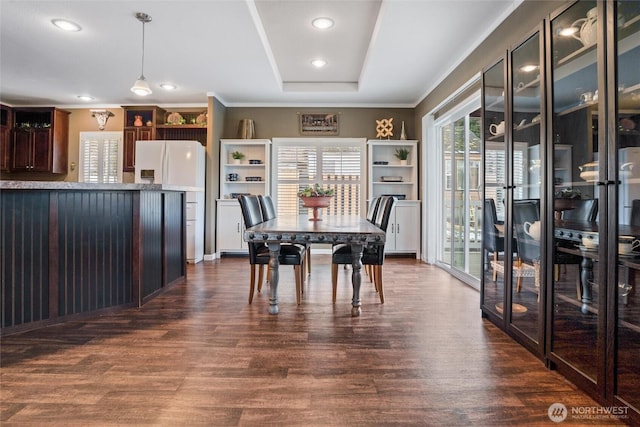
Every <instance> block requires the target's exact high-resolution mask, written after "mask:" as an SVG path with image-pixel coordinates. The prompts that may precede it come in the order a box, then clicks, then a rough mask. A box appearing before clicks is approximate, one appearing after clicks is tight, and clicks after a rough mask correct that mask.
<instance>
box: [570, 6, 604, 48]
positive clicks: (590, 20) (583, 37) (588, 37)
mask: <svg viewBox="0 0 640 427" xmlns="http://www.w3.org/2000/svg"><path fill="white" fill-rule="evenodd" d="M597 18H598V9H597V8H595V7H594V8H593V9H589V12H587V17H586V18H580V19H578V20H577V21H575V22H574V23H573V24H571V26H572V27H577V26H579V25H580V31H579V32H578V36H577V37H576V36H575V35H572V37H573V38H574V39H576V40H580V42H582V44H583V45H584V46H589V45H592V44H594V43H595V42H596V36H597V34H598V33H597V28H598V20H597ZM580 23H582V25H581V24H580Z"/></svg>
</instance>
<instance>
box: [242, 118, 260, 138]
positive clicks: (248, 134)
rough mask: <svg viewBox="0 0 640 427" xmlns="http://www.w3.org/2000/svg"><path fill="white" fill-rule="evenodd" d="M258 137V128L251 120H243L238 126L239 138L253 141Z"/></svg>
mask: <svg viewBox="0 0 640 427" xmlns="http://www.w3.org/2000/svg"><path fill="white" fill-rule="evenodd" d="M255 137H256V128H255V125H254V124H253V120H251V119H242V120H240V124H239V125H238V138H240V139H253V138H255Z"/></svg>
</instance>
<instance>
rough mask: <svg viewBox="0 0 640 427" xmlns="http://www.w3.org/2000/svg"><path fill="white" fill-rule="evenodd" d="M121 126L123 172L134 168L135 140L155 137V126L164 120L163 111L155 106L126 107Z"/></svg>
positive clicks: (131, 170)
mask: <svg viewBox="0 0 640 427" xmlns="http://www.w3.org/2000/svg"><path fill="white" fill-rule="evenodd" d="M122 109H123V110H124V127H123V135H124V138H123V141H124V149H123V156H124V158H123V162H122V170H123V171H124V172H135V170H136V141H149V140H152V139H156V126H157V125H158V124H160V123H163V121H164V113H165V111H164V110H163V109H161V108H159V107H156V106H135V107H126V106H123V107H122Z"/></svg>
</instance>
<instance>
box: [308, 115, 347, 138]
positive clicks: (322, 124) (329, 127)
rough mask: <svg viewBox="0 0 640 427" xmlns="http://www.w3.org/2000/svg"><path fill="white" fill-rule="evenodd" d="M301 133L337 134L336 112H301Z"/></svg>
mask: <svg viewBox="0 0 640 427" xmlns="http://www.w3.org/2000/svg"><path fill="white" fill-rule="evenodd" d="M300 134H301V135H338V114H337V113H301V114H300Z"/></svg>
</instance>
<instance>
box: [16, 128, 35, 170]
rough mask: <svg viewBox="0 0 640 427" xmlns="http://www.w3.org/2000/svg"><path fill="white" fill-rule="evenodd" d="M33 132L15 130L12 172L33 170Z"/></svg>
mask: <svg viewBox="0 0 640 427" xmlns="http://www.w3.org/2000/svg"><path fill="white" fill-rule="evenodd" d="M31 150H32V144H31V130H29V129H14V131H13V140H12V145H11V154H12V159H11V170H12V171H15V172H27V171H30V170H31V159H32V152H31Z"/></svg>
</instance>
